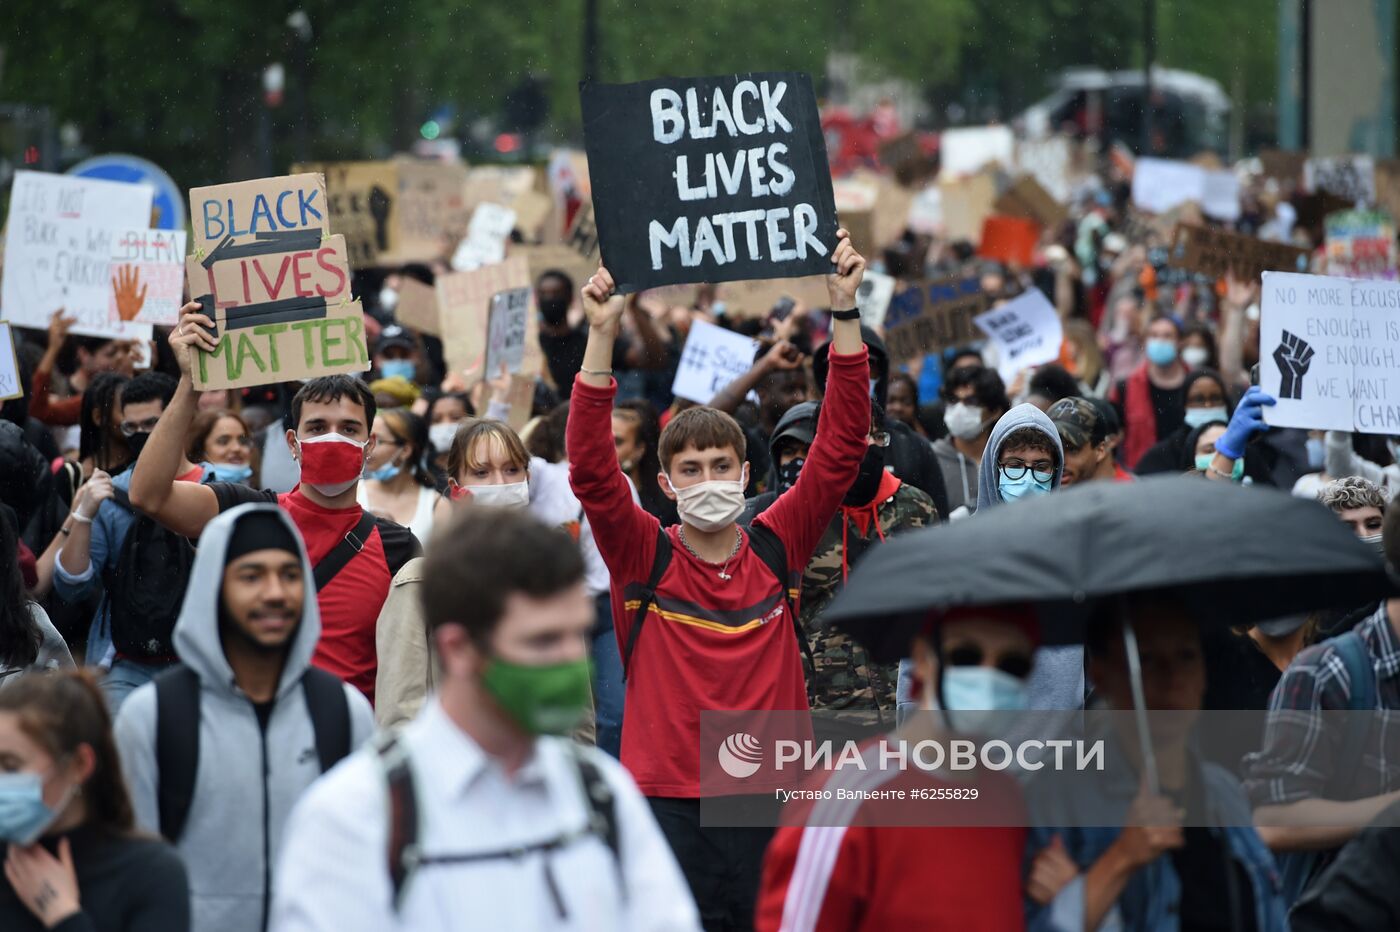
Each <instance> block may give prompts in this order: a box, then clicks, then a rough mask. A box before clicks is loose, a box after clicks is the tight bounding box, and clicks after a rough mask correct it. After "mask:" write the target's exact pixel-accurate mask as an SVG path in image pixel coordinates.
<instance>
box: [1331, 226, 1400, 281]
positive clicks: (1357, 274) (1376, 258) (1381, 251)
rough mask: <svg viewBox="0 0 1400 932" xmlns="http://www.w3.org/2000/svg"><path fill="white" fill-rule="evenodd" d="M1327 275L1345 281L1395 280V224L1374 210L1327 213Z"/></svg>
mask: <svg viewBox="0 0 1400 932" xmlns="http://www.w3.org/2000/svg"><path fill="white" fill-rule="evenodd" d="M1326 231H1327V274H1328V275H1340V276H1343V277H1345V278H1394V277H1395V221H1393V220H1391V219H1390V216H1389V215H1388V214H1384V213H1381V212H1380V211H1375V210H1347V211H1342V212H1340V213H1335V214H1328V216H1327V221H1326Z"/></svg>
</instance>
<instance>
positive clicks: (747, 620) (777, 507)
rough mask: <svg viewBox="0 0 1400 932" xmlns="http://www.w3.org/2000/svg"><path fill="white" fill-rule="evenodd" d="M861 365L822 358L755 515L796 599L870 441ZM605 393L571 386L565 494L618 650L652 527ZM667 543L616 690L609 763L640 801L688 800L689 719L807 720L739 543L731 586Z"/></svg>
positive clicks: (694, 732) (776, 626)
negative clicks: (594, 566)
mask: <svg viewBox="0 0 1400 932" xmlns="http://www.w3.org/2000/svg"><path fill="white" fill-rule="evenodd" d="M869 371H870V369H869V365H868V363H867V354H866V351H865V349H864V347H862V348H861V351H860V352H859V353H854V354H851V355H838V354H832V356H831V374H830V376H829V377H828V383H827V394H826V402H825V403H824V404H823V405H822V412H821V416H820V418H819V420H818V423H817V436H816V438H815V440H813V442H812V448H811V452H810V453H809V454H808V457H807V462H806V464H805V465H804V466H803V467H802V472H801V474H800V476H799V477H798V480H797V483H796V484H795V485H794V486H793V487H792V488H791V489H789V490H788V491H787V492H785V493H783V495H781V496H779V498H778V500H777V501H776V502H774V503H773V505H772V506H771V507H770V508H769V509H768V510H767V511H765V512H764V513H763V514H762V515H760V516H759V517H758V518H757V519H756V520H755V523H756V524H762V525H764V526H765V527H767V528H769V529H770V530H772V531H773V532H774V533H776V534H777V535H778V537H779V538H780V539H781V540H782V541H783V544H784V545H785V546H786V549H787V565H788V567H789V572H790V574H791V577H792V579H791V580H790V585H793V586H795V585H797V580H798V578H799V577H800V574H801V572H802V569H803V567H805V566H806V565H807V563H808V561H809V560H810V559H811V556H812V551H813V550H814V549H815V548H816V546H817V542H818V541H819V540H820V539H821V536H822V532H823V531H825V530H826V527H827V525H828V524H829V523H830V522H831V518H832V516H833V515H834V514H836V510H837V509H838V508H839V507H840V506H841V499H842V497H843V496H844V495H845V492H846V489H847V488H849V487H850V485H851V483H852V482H853V481H854V480H855V477H856V474H857V472H859V470H860V461H861V458H862V457H863V456H864V455H865V446H866V443H865V438H866V435H867V434H868V433H869V430H870V400H869V394H868V392H869V385H870V381H869ZM616 390H617V383H616V382H613V383H612V384H611V385H610V386H609V387H608V388H594V387H592V386H589V385H585V384H584V383H583V382H582V381H579V382H576V383H575V385H574V393H573V398H572V404H571V407H570V409H569V422H568V428H567V432H566V440H567V445H568V452H569V482H570V484H571V485H572V486H573V490H574V494H575V495H576V496H578V500H579V502H580V503H582V505H583V510H584V512H585V513H586V514H587V515H588V521H589V524H590V525H592V528H593V539H594V540H595V541H596V542H597V544H598V552H599V553H600V554H602V557H603V561H604V562H605V563H606V564H607V567H608V571H609V572H610V573H611V574H612V604H613V624H614V626H615V629H616V632H617V643H618V645H619V648H621V647H622V646H623V645H625V644H626V643H627V637H628V634H629V632H630V631H631V629H632V622H633V616H634V615H635V614H636V612H637V609H638V608H639V607H640V591H641V589H642V587H643V586H645V585H646V581H647V577H648V576H650V575H651V567H652V562H653V560H654V558H655V555H656V531H657V527H658V523H657V520H656V518H654V517H652V516H651V515H650V514H648V513H647V512H645V511H643V510H642V509H641V508H640V507H639V506H637V505H635V504H633V502H632V494H631V488H630V486H629V485H628V483H627V480H626V478H625V477H624V476H623V474H622V470H621V469H620V468H619V467H618V464H617V450H616V448H615V447H614V446H613V442H612V427H611V422H612V421H611V419H612V405H613V395H614V394H615V393H616ZM679 530H680V528H679V526H675V527H671V528H669V529H667V534H669V535H670V537H671V564H670V566H668V567H667V569H666V572H665V574H664V575H663V576H662V577H661V583H660V585H659V586H657V590H656V599H655V601H654V603H653V604H652V607H651V609H650V611H649V612H648V617H647V621H646V623H645V628H644V630H643V631H642V633H641V635H640V636H639V637H638V638H637V645H636V648H635V652H634V654H633V656H632V661H631V665H630V670H629V676H628V679H627V696H626V705H627V714H626V716H624V717H623V725H622V763H623V764H624V765H625V766H626V767H627V769H628V770H629V771H631V773H632V776H633V778H634V779H636V781H637V786H639V787H640V788H641V790H642V793H644V794H645V795H647V796H672V797H684V798H691V799H693V798H696V797H698V796H699V795H700V760H699V757H698V753H699V744H700V713H701V711H704V710H736V711H737V710H789V711H790V710H793V709H804V710H805V709H806V708H807V689H806V683H805V681H804V679H803V673H802V661H801V655H800V654H799V652H798V645H797V638H796V636H795V635H794V633H793V621H792V619H791V618H790V617H789V616H788V613H789V611H790V609H789V607H788V603H787V600H786V598H785V597H784V593H783V591H782V587H781V586H780V585H779V584H778V581H777V580H776V579H774V578H773V573H772V571H771V570H769V569H768V567H767V566H766V565H765V564H764V563H763V560H762V559H760V558H759V556H758V555H757V554H755V553H753V552H752V551H751V550H750V548H749V545H748V539H747V538H745V539H744V542H743V543H742V544H741V545H740V548H739V552H738V554H737V555H736V556H735V564H734V566H732V567H731V568H730V573H731V574H732V577H733V578H732V579H730V580H728V581H722V580H720V579H719V567H717V566H714V565H712V564H709V563H705V562H703V561H701V560H698V559H696V558H695V557H694V556H692V555H691V554H690V551H688V550H687V549H686V548H685V545H684V544H682V543H681V540H680V536H679Z"/></svg>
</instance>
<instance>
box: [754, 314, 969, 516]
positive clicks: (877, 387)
mask: <svg viewBox="0 0 1400 932" xmlns="http://www.w3.org/2000/svg"><path fill="white" fill-rule="evenodd" d="M860 336H861V339H862V340H863V341H865V348H866V350H867V351H868V352H869V354H870V382H871V386H870V393H871V397H872V398H873V399H874V400H875V401H876V402H878V403H879V405H880V407H881V408H884V407H885V398H886V396H887V395H888V394H889V388H890V354H889V351H888V350H887V349H885V341H884V340H881V339H880V336H879V334H877V333H876V332H875V331H874V330H871V329H870V328H869V327H867V326H865V325H864V324H862V325H861V328H860ZM830 352H831V343H830V342H827V343H823V344H822V345H821V346H819V347H817V351H816V352H815V353H813V354H812V376H813V377H814V378H815V379H816V381H817V388H818V389H820V390H821V392H822V394H823V395H825V394H826V371H827V355H828V354H829V353H830ZM885 429H886V430H888V431H889V434H890V446H889V449H888V450H887V451H886V453H887V457H886V460H885V462H886V464H887V465H888V466H889V468H890V471H891V472H893V473H894V474H895V475H896V476H898V477H899V478H900V479H902V480H904V482H906V483H907V484H909V485H912V486H914V488H916V489H922V490H923V491H924V492H925V493H927V494H928V497H929V498H931V499H933V505H934V508H935V509H936V510H937V511H938V513H939V514H940V515H946V514H948V511H949V509H948V492H947V489H946V488H945V487H944V485H943V470H942V469H940V468H939V466H938V461H937V460H936V459H935V458H934V455H933V446H932V445H931V444H930V443H929V442H928V441H927V440H925V439H924V438H923V437H920V436H919V435H918V434H916V433H914V431H913V430H912V429H911V428H910V427H909V425H908V424H905V423H904V422H902V421H893V420H892V421H890V422H889V423H888V424H886V425H885ZM775 433H776V431H775Z"/></svg>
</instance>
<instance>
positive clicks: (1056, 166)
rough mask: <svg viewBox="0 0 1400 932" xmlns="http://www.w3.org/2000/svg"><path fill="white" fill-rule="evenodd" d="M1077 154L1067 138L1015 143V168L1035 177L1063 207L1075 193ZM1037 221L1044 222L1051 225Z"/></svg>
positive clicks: (1029, 140) (1053, 137)
mask: <svg viewBox="0 0 1400 932" xmlns="http://www.w3.org/2000/svg"><path fill="white" fill-rule="evenodd" d="M1074 155H1075V153H1074V145H1073V143H1072V142H1071V140H1070V139H1069V137H1068V136H1050V137H1048V138H1045V139H1023V140H1020V141H1018V142H1017V143H1016V169H1017V170H1018V171H1020V172H1021V173H1022V174H1023V175H1026V176H1029V177H1032V178H1034V179H1035V180H1036V182H1037V183H1038V184H1039V185H1040V187H1041V188H1042V189H1043V190H1045V191H1046V193H1048V194H1049V195H1050V197H1051V198H1053V199H1054V200H1055V201H1057V202H1059V203H1061V204H1064V203H1067V202H1068V201H1069V198H1070V194H1071V192H1072V190H1073V188H1072V185H1073V179H1074V172H1075V164H1074V162H1075V159H1074ZM1002 212H1003V213H1008V211H1002ZM1037 219H1039V220H1040V221H1041V223H1047V222H1048V221H1046V220H1045V219H1043V218H1037Z"/></svg>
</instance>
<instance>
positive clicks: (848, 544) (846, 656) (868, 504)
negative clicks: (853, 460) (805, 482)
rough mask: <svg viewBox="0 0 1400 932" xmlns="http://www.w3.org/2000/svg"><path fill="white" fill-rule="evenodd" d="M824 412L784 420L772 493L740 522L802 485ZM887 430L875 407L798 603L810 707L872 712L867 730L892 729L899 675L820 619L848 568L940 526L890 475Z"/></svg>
mask: <svg viewBox="0 0 1400 932" xmlns="http://www.w3.org/2000/svg"><path fill="white" fill-rule="evenodd" d="M820 412H821V403H820V402H815V401H808V402H803V403H802V404H800V405H797V406H796V407H794V408H792V409H791V410H789V411H788V412H787V414H785V415H784V416H783V419H782V421H780V422H779V425H778V430H777V432H776V433H775V434H774V436H773V445H772V454H773V478H772V486H773V489H774V491H771V492H764V493H763V494H762V495H758V496H755V497H754V498H752V499H750V501H749V507H748V508H747V509H746V510H745V513H744V517H743V519H742V520H743V523H745V524H747V523H750V522H751V521H752V520H753V518H756V517H757V516H758V515H759V514H761V513H762V512H763V510H764V509H765V508H767V507H768V506H769V505H771V504H772V503H773V502H774V501H776V500H777V498H778V496H779V495H781V494H782V493H783V492H786V491H787V490H788V489H790V488H792V486H793V485H794V484H795V483H796V482H797V476H798V474H800V473H801V471H802V465H803V463H805V462H806V461H807V456H808V454H809V452H810V451H811V447H812V441H813V440H815V439H816V436H817V417H818V415H819V414H820ZM889 423H890V422H889V421H888V420H887V419H886V418H885V412H884V411H883V410H881V408H880V406H879V404H877V403H875V402H873V401H872V402H871V403H870V436H869V437H868V438H867V440H866V443H867V444H868V446H867V447H866V449H865V458H864V459H863V460H862V461H861V465H860V473H859V474H858V475H857V476H856V480H855V482H854V483H853V484H852V485H851V488H850V491H848V492H847V493H846V497H845V498H843V499H842V500H841V509H840V510H839V511H838V512H837V513H836V515H835V516H834V517H833V518H832V519H831V523H830V524H829V525H827V528H826V531H825V532H824V533H823V534H822V537H821V542H820V543H818V544H817V549H816V550H815V551H813V553H812V559H811V561H810V562H809V563H808V564H807V568H806V569H805V570H803V573H802V589H801V594H800V596H799V598H798V615H799V617H800V618H801V621H802V629H803V630H804V631H805V632H806V634H807V641H808V644H809V645H810V647H811V657H810V660H811V663H812V664H813V665H814V667H815V669H809V670H808V671H807V677H808V680H807V681H808V686H809V689H808V692H809V694H810V696H811V702H812V708H814V709H830V710H840V711H843V712H845V711H860V712H866V713H869V712H873V713H874V714H873V715H870V716H869V718H870V724H877V723H881V724H887V722H886V721H885V716H884V715H882V714H881V713H882V712H886V713H892V712H893V710H894V708H895V701H894V700H895V695H894V694H895V680H896V668H895V667H894V666H888V667H886V666H883V665H877V664H876V663H875V662H874V661H873V660H871V659H870V655H869V653H868V652H867V651H866V650H865V648H864V647H862V646H860V645H859V644H857V643H856V642H855V641H854V640H853V639H852V638H851V637H850V636H849V635H847V634H845V633H842V632H839V631H836V630H834V629H832V628H830V627H828V626H826V625H823V624H822V622H821V615H822V612H823V611H824V610H825V609H826V607H827V605H828V604H830V602H831V600H832V599H834V598H835V597H836V594H837V593H838V592H840V591H841V589H842V588H843V587H844V586H845V584H846V578H847V576H849V575H850V570H851V567H852V566H854V565H855V564H856V562H857V561H859V560H860V558H861V557H863V556H864V555H865V553H866V551H868V550H869V549H870V548H871V547H874V546H877V545H879V544H881V543H883V542H884V541H885V538H887V537H888V536H890V535H892V534H897V533H900V532H902V531H907V530H911V529H913V528H920V527H926V526H928V525H932V524H937V523H938V511H937V509H935V508H934V506H933V499H931V498H929V497H928V495H926V494H925V493H924V492H922V491H920V490H919V489H916V488H914V487H913V486H911V485H908V484H907V483H905V482H902V481H901V480H900V479H899V477H897V476H896V475H895V474H894V473H892V472H890V471H889V470H888V469H886V468H885V458H886V455H887V454H888V453H889V443H890V434H889V431H888V425H889ZM863 717H864V716H863ZM889 721H890V722H892V721H893V716H892V715H891V716H890V719H889Z"/></svg>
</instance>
